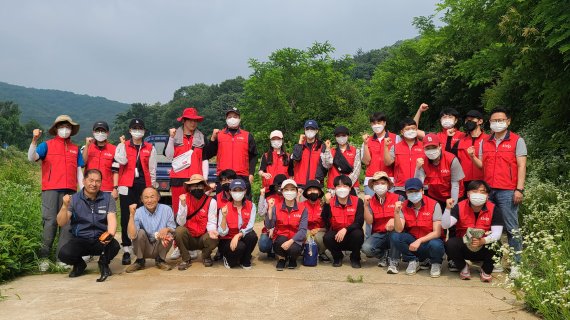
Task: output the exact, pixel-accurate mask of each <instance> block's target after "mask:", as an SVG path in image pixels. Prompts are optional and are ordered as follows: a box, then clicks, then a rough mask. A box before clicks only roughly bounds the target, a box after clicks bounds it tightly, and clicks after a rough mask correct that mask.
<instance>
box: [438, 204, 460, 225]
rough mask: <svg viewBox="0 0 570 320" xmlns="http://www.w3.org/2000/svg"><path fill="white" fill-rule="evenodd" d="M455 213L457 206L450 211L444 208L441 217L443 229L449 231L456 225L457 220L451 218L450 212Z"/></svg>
mask: <svg viewBox="0 0 570 320" xmlns="http://www.w3.org/2000/svg"><path fill="white" fill-rule="evenodd" d="M454 210H455V211H457V210H458V209H457V205H456V206H454V207H453V208H451V210H449V209H447V208H445V210H444V211H443V215H442V216H441V227H442V228H444V229H449V228H451V227H453V226H454V225H455V224H456V223H457V218H456V217H453V216H452V214H451V212H452V211H454Z"/></svg>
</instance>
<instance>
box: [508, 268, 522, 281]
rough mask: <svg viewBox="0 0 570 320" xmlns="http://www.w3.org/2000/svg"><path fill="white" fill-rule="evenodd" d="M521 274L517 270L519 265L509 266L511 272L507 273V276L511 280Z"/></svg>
mask: <svg viewBox="0 0 570 320" xmlns="http://www.w3.org/2000/svg"><path fill="white" fill-rule="evenodd" d="M520 276H521V273H520V272H519V267H518V266H515V265H513V266H511V273H509V278H511V279H512V280H516V279H518V278H519V277H520Z"/></svg>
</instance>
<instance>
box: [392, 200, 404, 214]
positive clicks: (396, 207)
mask: <svg viewBox="0 0 570 320" xmlns="http://www.w3.org/2000/svg"><path fill="white" fill-rule="evenodd" d="M400 211H402V201H396V203H395V204H394V212H398V213H399V212H400Z"/></svg>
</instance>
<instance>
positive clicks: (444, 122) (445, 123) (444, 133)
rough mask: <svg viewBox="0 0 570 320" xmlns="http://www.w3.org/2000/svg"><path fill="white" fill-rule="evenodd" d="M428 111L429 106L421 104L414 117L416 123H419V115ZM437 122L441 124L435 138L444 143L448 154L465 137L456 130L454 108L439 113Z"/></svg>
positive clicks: (455, 112) (456, 114)
mask: <svg viewBox="0 0 570 320" xmlns="http://www.w3.org/2000/svg"><path fill="white" fill-rule="evenodd" d="M428 109H429V106H428V105H426V104H422V105H421V106H420V107H419V108H418V111H417V112H416V115H415V117H414V120H415V121H416V123H418V124H419V123H420V117H421V114H422V113H423V112H425V111H427V110H428ZM439 122H440V124H441V131H440V132H438V133H437V136H438V138H439V141H441V142H442V143H444V145H443V146H444V150H445V151H448V152H450V151H451V148H452V147H453V145H455V144H456V143H457V141H459V140H461V139H462V138H463V137H465V133H463V132H461V131H459V130H458V129H457V123H458V122H459V112H457V110H455V109H454V108H445V109H443V110H441V112H440V113H439Z"/></svg>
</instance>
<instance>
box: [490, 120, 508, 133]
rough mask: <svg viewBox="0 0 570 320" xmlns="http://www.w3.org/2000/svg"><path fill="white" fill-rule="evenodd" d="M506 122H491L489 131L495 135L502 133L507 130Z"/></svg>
mask: <svg viewBox="0 0 570 320" xmlns="http://www.w3.org/2000/svg"><path fill="white" fill-rule="evenodd" d="M507 127H508V125H507V122H505V121H503V122H491V130H493V132H495V133H500V132H503V131H505V130H506V129H507Z"/></svg>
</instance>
